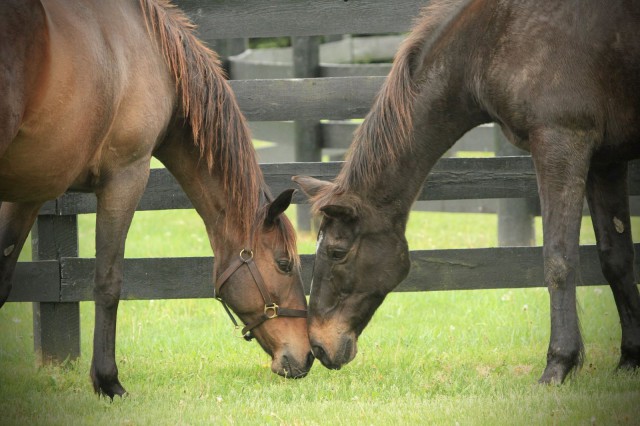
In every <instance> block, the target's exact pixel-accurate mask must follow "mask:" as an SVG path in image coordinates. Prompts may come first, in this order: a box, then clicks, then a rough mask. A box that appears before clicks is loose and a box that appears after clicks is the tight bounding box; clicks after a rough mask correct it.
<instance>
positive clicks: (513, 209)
mask: <svg viewBox="0 0 640 426" xmlns="http://www.w3.org/2000/svg"><path fill="white" fill-rule="evenodd" d="M493 131H494V137H495V152H496V156H498V157H502V156H509V155H527V154H528V153H527V152H526V151H523V150H521V149H520V148H518V147H516V146H514V145H513V144H511V143H509V142H508V141H507V139H506V138H505V136H504V134H503V133H502V130H501V129H500V126H498V125H497V124H494V125H493ZM533 210H534V206H533V202H532V200H529V199H527V198H507V199H505V198H503V199H499V200H498V245H499V246H500V247H513V246H533V245H535V222H534V220H533V217H534V214H533Z"/></svg>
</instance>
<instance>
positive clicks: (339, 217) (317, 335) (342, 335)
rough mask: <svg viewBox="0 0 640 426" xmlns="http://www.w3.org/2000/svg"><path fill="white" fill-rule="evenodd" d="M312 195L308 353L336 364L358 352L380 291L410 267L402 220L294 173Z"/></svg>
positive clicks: (386, 290)
mask: <svg viewBox="0 0 640 426" xmlns="http://www.w3.org/2000/svg"><path fill="white" fill-rule="evenodd" d="M294 180H295V181H296V182H297V183H298V184H299V185H300V186H301V187H302V189H303V191H304V192H305V193H306V194H307V195H309V196H311V197H316V196H317V195H319V194H320V193H327V192H331V193H333V195H331V197H330V198H329V199H326V198H322V199H317V197H316V200H317V201H316V205H314V209H316V210H318V211H319V212H321V213H322V215H323V219H322V224H321V225H320V230H319V232H318V241H317V248H316V260H315V267H314V271H313V281H312V287H311V298H310V302H309V315H308V327H309V338H310V341H311V347H312V350H313V354H314V355H315V357H316V358H318V359H319V360H320V361H321V362H322V364H323V365H324V366H325V367H328V368H332V369H338V368H340V367H341V366H342V365H343V364H346V363H348V362H350V361H351V360H352V359H353V358H354V357H355V355H356V352H357V339H358V336H359V335H360V333H361V332H362V330H363V329H364V328H365V326H366V325H367V323H368V322H369V320H370V319H371V317H372V316H373V314H374V312H375V310H376V309H377V308H378V306H380V304H381V303H382V301H383V300H384V298H385V296H386V295H387V294H388V293H389V292H390V291H391V290H393V288H394V287H396V286H397V285H398V284H399V283H400V281H402V280H403V279H404V278H405V277H406V275H407V273H408V272H409V251H408V247H407V242H406V240H405V238H404V221H402V220H397V218H394V217H390V216H389V215H386V214H382V213H381V212H380V211H378V210H377V209H376V208H375V207H372V206H367V205H365V204H364V203H363V202H362V200H361V199H360V198H359V197H358V196H357V195H355V194H351V193H349V194H347V193H336V192H335V191H332V189H333V184H332V183H329V182H323V181H320V180H317V179H313V178H309V177H295V178H294Z"/></svg>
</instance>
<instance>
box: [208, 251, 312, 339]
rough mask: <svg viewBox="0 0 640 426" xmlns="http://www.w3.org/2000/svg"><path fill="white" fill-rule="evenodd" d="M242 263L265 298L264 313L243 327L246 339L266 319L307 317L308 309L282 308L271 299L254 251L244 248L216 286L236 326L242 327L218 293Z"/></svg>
mask: <svg viewBox="0 0 640 426" xmlns="http://www.w3.org/2000/svg"><path fill="white" fill-rule="evenodd" d="M242 265H247V267H248V268H249V273H250V274H251V276H252V277H253V282H255V283H256V287H258V291H259V292H260V295H262V300H264V312H263V313H262V315H260V316H259V317H258V318H257V319H256V320H255V321H252V322H251V323H249V324H245V325H244V327H243V328H242V331H241V333H242V337H244V339H245V340H247V341H250V340H251V339H253V337H254V336H253V334H252V333H251V330H253V329H254V328H256V327H258V326H259V325H261V324H262V323H263V322H265V321H266V320H270V319H274V318H277V317H299V318H306V317H307V311H306V310H301V309H289V308H281V307H280V306H278V305H277V304H276V303H275V302H274V301H273V300H272V299H271V296H270V295H269V291H268V290H267V287H266V285H265V283H264V280H263V279H262V275H261V274H260V271H259V270H258V267H257V266H256V264H255V262H254V261H253V251H252V250H250V249H242V251H240V255H239V256H238V257H237V258H236V259H235V260H234V261H233V262H231V265H229V267H228V268H227V269H226V270H225V271H224V272H223V273H222V274H221V275H220V278H218V280H217V281H216V284H215V286H214V297H215V298H216V299H218V300H219V301H220V302H221V303H222V306H223V307H224V310H225V311H227V314H228V315H229V318H231V322H232V323H233V325H234V326H235V327H236V328H240V326H239V325H238V322H237V321H236V319H235V318H234V316H233V314H232V313H231V310H230V309H229V307H228V306H227V304H226V303H225V302H224V300H222V298H221V297H219V296H218V295H219V294H220V290H221V289H222V286H223V285H225V283H226V282H227V280H228V279H229V278H231V276H232V275H233V274H234V273H235V272H236V271H237V270H238V269H240V267H242Z"/></svg>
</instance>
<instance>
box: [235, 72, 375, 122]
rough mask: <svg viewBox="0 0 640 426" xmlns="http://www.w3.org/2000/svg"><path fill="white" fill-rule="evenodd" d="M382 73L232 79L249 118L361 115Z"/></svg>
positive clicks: (242, 106)
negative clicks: (325, 76) (378, 74)
mask: <svg viewBox="0 0 640 426" xmlns="http://www.w3.org/2000/svg"><path fill="white" fill-rule="evenodd" d="M384 79H385V77H380V76H373V77H367V76H364V77H336V78H292V79H273V80H232V81H230V83H231V87H232V88H233V92H234V93H235V95H236V98H237V99H238V104H239V105H240V109H241V110H242V112H243V113H244V115H245V117H246V118H247V119H248V120H250V121H287V120H305V119H317V120H320V119H328V120H330V119H336V120H338V119H347V118H362V117H364V116H365V115H366V114H367V112H369V109H370V108H371V105H373V100H374V98H375V95H376V94H377V93H378V91H379V90H380V87H381V86H382V83H383V81H384Z"/></svg>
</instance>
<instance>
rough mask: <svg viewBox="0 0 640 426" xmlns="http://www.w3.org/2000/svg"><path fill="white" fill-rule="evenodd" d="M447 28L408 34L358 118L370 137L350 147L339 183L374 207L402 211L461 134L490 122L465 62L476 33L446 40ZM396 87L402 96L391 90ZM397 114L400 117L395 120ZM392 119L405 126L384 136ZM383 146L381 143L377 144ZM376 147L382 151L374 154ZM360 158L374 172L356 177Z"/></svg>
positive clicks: (460, 8) (462, 5)
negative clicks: (375, 97)
mask: <svg viewBox="0 0 640 426" xmlns="http://www.w3.org/2000/svg"><path fill="white" fill-rule="evenodd" d="M467 5H468V4H467V3H466V2H461V3H460V4H459V5H458V9H457V14H454V15H452V16H451V17H450V18H449V19H448V20H446V21H447V22H448V23H451V22H453V21H455V20H456V19H457V18H458V17H459V16H460V14H461V13H462V11H463V10H464V9H465V8H466V7H467ZM479 19H484V18H479ZM467 24H468V22H465V23H464V25H467ZM453 27H455V26H453ZM453 27H452V28H453ZM447 32H448V28H442V27H438V28H435V29H432V30H430V31H426V32H425V33H424V34H423V33H421V32H420V31H417V32H415V33H413V34H412V38H410V39H408V43H407V44H406V45H405V46H404V47H403V50H401V51H400V52H399V55H398V57H397V58H396V62H395V63H394V68H393V69H392V72H391V73H390V75H389V80H388V81H387V82H386V83H385V88H384V89H383V92H382V93H381V96H380V98H379V99H378V100H377V101H376V105H375V106H374V108H373V109H372V112H371V113H370V114H369V116H368V117H367V118H366V119H365V123H363V126H369V130H368V131H367V132H366V133H367V134H368V135H369V137H361V140H359V141H356V142H358V143H355V144H354V151H357V150H360V152H359V153H355V154H354V153H352V155H351V157H350V160H349V161H350V162H351V164H348V165H347V167H346V171H345V175H346V176H345V180H346V181H347V182H348V183H347V185H346V186H347V187H348V188H349V187H351V188H357V189H355V191H354V192H357V193H358V194H359V195H360V196H364V197H365V198H366V199H368V201H369V202H371V203H373V204H375V205H379V206H385V205H390V206H391V207H392V208H394V209H400V210H404V211H405V212H408V210H409V209H410V208H411V205H412V204H413V201H414V200H415V198H416V196H417V195H418V192H419V191H420V189H421V187H422V185H423V184H424V181H425V180H426V178H427V175H428V174H429V172H430V171H431V169H432V168H433V166H434V165H435V164H436V162H437V161H438V160H439V159H440V158H441V157H442V156H443V155H444V154H445V153H446V152H447V150H449V149H450V148H451V147H452V146H453V145H454V144H455V142H456V141H457V140H458V139H459V138H460V137H462V136H463V135H464V134H465V133H466V132H467V131H469V130H471V129H472V128H473V127H475V126H477V125H480V124H483V123H487V122H490V121H491V117H490V116H489V115H488V114H487V113H486V111H484V110H483V108H482V107H481V106H480V105H479V104H478V102H477V97H476V95H475V91H476V88H475V84H476V82H475V81H469V80H473V79H472V78H471V77H470V76H471V75H473V72H472V71H471V72H470V70H473V68H474V64H471V63H470V62H471V61H472V60H473V58H476V59H477V57H476V54H475V53H474V52H471V51H469V49H470V47H469V46H471V45H472V43H470V42H469V41H468V40H467V39H468V38H469V37H473V34H475V33H474V32H473V31H467V32H466V34H462V35H461V36H460V37H449V36H447ZM433 46H437V47H436V48H434V47H433ZM398 91H402V94H400V95H398ZM400 114H404V117H405V118H402V117H400V118H394V115H397V116H399V115H400ZM407 116H408V117H410V119H406V117H407ZM390 117H391V118H390ZM367 120H370V121H371V122H370V123H367ZM394 123H400V124H401V125H402V124H404V125H405V126H406V127H407V130H406V131H405V132H402V131H401V132H394V133H395V134H393V135H392V136H391V137H389V133H390V132H389V131H388V130H387V129H389V128H390V127H393V124H394ZM385 135H386V136H385ZM360 136H362V132H361V135H360ZM377 138H386V140H387V141H392V143H389V142H386V143H384V142H381V141H380V140H377ZM384 146H386V147H387V148H382V149H380V147H384ZM390 146H392V148H388V147H390ZM380 152H382V153H383V155H378V154H379V153H380ZM374 153H375V154H374ZM374 157H377V158H374ZM367 162H371V163H373V164H374V169H375V170H376V172H375V173H368V174H366V173H365V174H363V175H366V176H368V177H367V178H365V179H360V178H358V177H357V175H358V174H359V171H358V170H359V169H360V170H362V169H366V166H365V167H363V165H364V164H365V163H367ZM370 170H371V169H370ZM349 175H351V177H349ZM353 176H356V177H355V179H354V178H353ZM349 181H351V182H354V183H355V185H351V183H350V182H349Z"/></svg>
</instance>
